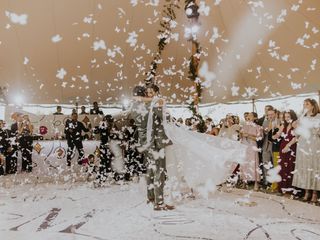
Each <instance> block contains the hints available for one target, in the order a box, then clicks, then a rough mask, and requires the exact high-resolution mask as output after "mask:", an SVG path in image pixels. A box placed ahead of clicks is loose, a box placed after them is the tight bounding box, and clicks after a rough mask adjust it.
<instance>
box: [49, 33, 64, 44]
mask: <svg viewBox="0 0 320 240" xmlns="http://www.w3.org/2000/svg"><path fill="white" fill-rule="evenodd" d="M61 40H62V37H61V36H60V35H59V34H57V35H54V36H53V37H52V38H51V41H52V42H54V43H56V42H60V41H61Z"/></svg>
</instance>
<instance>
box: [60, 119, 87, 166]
mask: <svg viewBox="0 0 320 240" xmlns="http://www.w3.org/2000/svg"><path fill="white" fill-rule="evenodd" d="M82 132H89V129H87V128H86V127H85V126H84V125H83V123H82V122H79V121H78V114H77V113H72V115H71V120H70V119H68V120H67V121H66V124H65V129H64V133H65V135H66V139H67V144H68V150H67V165H68V166H71V157H72V155H73V153H74V151H75V148H76V149H77V150H78V152H79V158H80V159H79V160H78V164H82V160H83V158H84V150H83V144H82V140H83V138H82Z"/></svg>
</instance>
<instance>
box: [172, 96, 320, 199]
mask: <svg viewBox="0 0 320 240" xmlns="http://www.w3.org/2000/svg"><path fill="white" fill-rule="evenodd" d="M177 122H178V123H179V124H183V125H185V126H186V127H187V128H189V129H191V130H195V131H196V130H197V129H198V126H197V125H198V124H199V122H197V120H196V119H194V118H188V119H185V120H183V119H178V120H177ZM205 123H206V129H207V130H206V133H207V134H211V135H214V136H220V137H224V138H229V139H232V140H235V141H240V142H242V143H243V144H245V145H247V146H248V148H247V154H246V161H245V162H243V163H242V164H234V165H233V166H231V169H230V171H231V176H230V178H229V179H228V183H229V184H235V185H237V186H239V187H243V188H250V187H253V189H254V190H259V189H266V190H267V191H269V192H273V193H277V194H278V195H287V196H290V197H292V198H298V199H301V200H303V201H308V202H312V203H315V204H319V201H318V197H319V196H318V195H319V191H320V111H319V105H318V103H317V101H316V100H314V99H309V98H308V99H306V100H305V101H304V104H303V113H302V114H301V116H300V117H299V118H298V116H297V114H296V112H295V111H293V110H288V111H284V112H281V111H278V110H277V109H275V108H274V107H273V106H271V105H267V106H265V114H264V115H263V116H262V117H261V118H258V115H257V113H255V112H245V113H244V115H243V120H242V121H241V120H240V118H239V116H235V115H233V114H227V116H226V117H225V118H224V119H222V120H221V121H220V122H219V123H218V124H216V125H215V124H214V123H213V121H212V119H211V118H207V119H206V120H205Z"/></svg>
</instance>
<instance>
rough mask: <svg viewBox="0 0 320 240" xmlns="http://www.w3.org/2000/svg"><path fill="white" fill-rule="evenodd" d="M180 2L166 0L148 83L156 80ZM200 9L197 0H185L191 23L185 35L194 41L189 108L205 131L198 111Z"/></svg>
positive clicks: (190, 66) (201, 130)
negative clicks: (191, 91) (192, 83)
mask: <svg viewBox="0 0 320 240" xmlns="http://www.w3.org/2000/svg"><path fill="white" fill-rule="evenodd" d="M179 3H180V0H176V1H174V2H172V1H171V0H166V4H165V5H164V9H163V11H162V16H163V17H162V20H161V21H160V30H159V35H158V37H159V43H158V51H157V53H156V54H155V57H154V59H153V60H152V62H151V64H150V70H149V72H148V73H147V76H146V79H145V84H146V85H150V84H152V83H153V82H154V79H155V76H156V72H157V68H158V64H160V63H161V62H162V58H161V54H162V52H163V50H164V49H165V47H166V45H167V44H168V43H169V42H170V37H171V32H172V29H171V22H172V21H174V20H175V19H176V18H177V17H176V13H175V11H176V10H177V9H180V6H179ZM198 9H199V7H198V5H197V3H196V1H195V0H185V7H184V10H185V12H186V15H187V18H188V20H189V23H190V26H189V27H187V28H186V33H185V36H186V37H187V39H188V41H191V42H192V56H191V57H190V59H189V70H188V79H189V80H190V81H192V82H194V84H195V89H194V96H193V99H192V101H190V103H189V105H188V108H189V109H190V111H191V112H192V115H193V118H194V119H195V120H196V121H198V130H199V131H200V132H204V131H205V129H204V128H205V123H204V120H203V118H202V116H201V114H200V113H199V111H198V104H199V103H200V101H201V96H202V86H201V81H200V78H199V76H198V69H199V63H200V56H201V47H200V43H199V41H198V40H197V37H196V32H197V30H198V28H199V23H198V18H199V16H200V14H199V12H198Z"/></svg>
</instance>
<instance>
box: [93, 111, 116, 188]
mask: <svg viewBox="0 0 320 240" xmlns="http://www.w3.org/2000/svg"><path fill="white" fill-rule="evenodd" d="M113 124H114V119H113V117H112V116H111V115H106V116H105V117H104V118H103V119H102V121H101V122H100V123H99V126H97V127H95V129H94V133H96V134H100V146H99V150H100V168H99V181H100V183H102V182H105V181H106V179H107V177H108V174H109V173H111V172H112V168H111V162H112V159H113V154H112V152H111V150H110V145H109V138H110V135H111V129H112V127H113Z"/></svg>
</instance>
